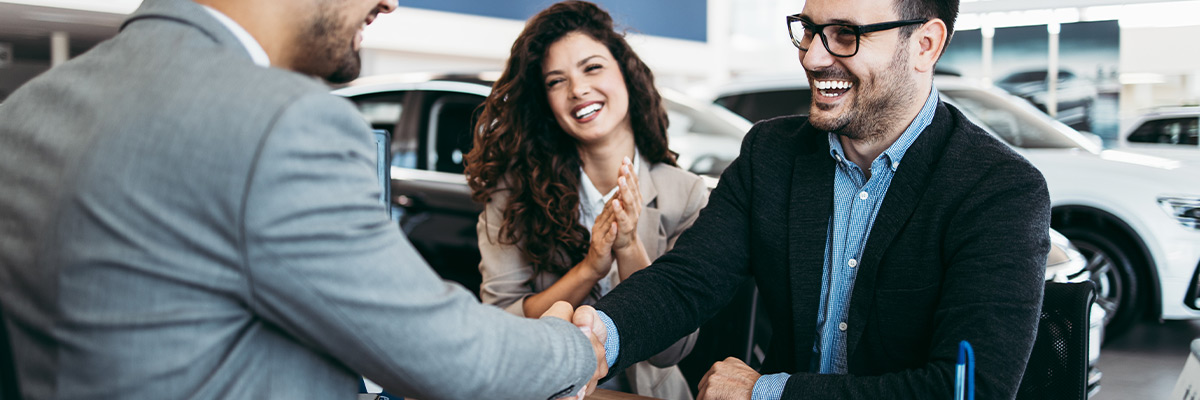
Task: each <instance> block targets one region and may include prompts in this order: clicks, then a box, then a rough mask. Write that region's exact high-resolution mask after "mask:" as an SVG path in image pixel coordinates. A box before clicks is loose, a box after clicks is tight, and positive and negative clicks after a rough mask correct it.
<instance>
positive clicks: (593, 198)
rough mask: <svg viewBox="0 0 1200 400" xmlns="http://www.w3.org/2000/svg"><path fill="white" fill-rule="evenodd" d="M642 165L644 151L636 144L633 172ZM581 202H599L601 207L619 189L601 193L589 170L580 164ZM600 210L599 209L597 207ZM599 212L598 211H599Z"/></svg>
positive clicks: (636, 171)
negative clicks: (638, 148) (585, 169)
mask: <svg viewBox="0 0 1200 400" xmlns="http://www.w3.org/2000/svg"><path fill="white" fill-rule="evenodd" d="M641 167H642V153H641V152H640V151H638V150H637V147H636V146H635V147H634V149H633V173H634V174H636V173H638V171H639V169H640V168H641ZM579 186H580V189H581V190H580V192H579V203H580V204H599V205H600V207H601V208H603V205H604V204H605V203H608V201H609V200H610V199H612V197H613V196H614V195H616V194H617V189H619V188H615V187H614V188H612V190H610V191H608V193H607V194H601V193H600V189H597V188H596V185H594V184H592V179H591V178H589V177H588V174H587V172H584V171H583V166H582V165H581V166H579ZM597 210H598V209H597ZM597 214H598V213H597Z"/></svg>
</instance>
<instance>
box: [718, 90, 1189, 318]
mask: <svg viewBox="0 0 1200 400" xmlns="http://www.w3.org/2000/svg"><path fill="white" fill-rule="evenodd" d="M935 84H936V86H937V88H938V90H939V91H940V92H941V94H942V100H943V101H945V102H947V103H950V104H953V105H955V106H957V107H958V108H959V109H961V110H963V112H964V113H966V114H968V117H969V118H971V119H972V120H973V121H974V122H976V123H977V124H978V125H980V126H981V127H983V128H984V129H985V130H987V131H989V132H990V133H992V134H994V135H996V136H997V137H999V138H1001V139H1002V140H1004V141H1005V142H1007V143H1008V144H1010V145H1012V146H1013V148H1015V149H1016V150H1017V151H1018V152H1020V153H1021V154H1023V155H1024V156H1025V157H1026V158H1028V159H1029V160H1030V161H1031V162H1032V163H1033V164H1034V165H1035V166H1037V167H1038V169H1040V170H1041V171H1042V174H1043V175H1045V177H1046V181H1047V183H1048V185H1049V189H1050V199H1051V203H1052V207H1053V208H1052V220H1051V227H1053V228H1054V229H1055V230H1057V231H1059V232H1061V233H1062V234H1064V235H1066V236H1067V237H1068V238H1070V239H1071V240H1072V241H1073V242H1074V243H1075V245H1076V246H1077V247H1078V248H1079V250H1080V251H1081V252H1082V253H1083V254H1084V255H1085V256H1086V257H1087V258H1088V269H1089V270H1090V271H1092V280H1093V281H1094V282H1096V285H1097V291H1098V293H1097V294H1098V298H1097V302H1098V303H1099V304H1100V305H1101V306H1103V307H1104V309H1105V311H1106V312H1107V316H1106V317H1107V318H1108V320H1107V321H1106V323H1107V327H1108V328H1107V329H1108V333H1109V335H1108V336H1109V337H1115V336H1116V335H1117V334H1119V333H1120V332H1123V331H1124V330H1125V329H1127V328H1129V327H1130V326H1131V324H1132V323H1133V322H1135V321H1137V320H1138V317H1139V316H1140V315H1142V314H1143V313H1145V314H1147V315H1148V316H1150V317H1154V318H1157V319H1190V318H1197V317H1200V301H1198V300H1200V299H1198V298H1200V282H1198V280H1197V279H1198V278H1197V270H1198V269H1200V165H1197V164H1195V163H1192V162H1187V161H1181V160H1177V159H1171V158H1165V157H1155V156H1150V155H1146V154H1139V153H1131V152H1124V151H1116V150H1101V147H1100V144H1099V143H1098V141H1096V140H1095V138H1094V136H1091V135H1085V134H1081V133H1079V132H1078V131H1075V130H1074V129H1071V128H1070V127H1067V126H1066V125H1063V124H1062V123H1060V122H1058V121H1055V120H1054V119H1052V118H1050V117H1049V116H1047V115H1046V114H1044V113H1042V112H1040V111H1038V110H1037V109H1036V108H1034V107H1033V106H1032V105H1030V104H1029V103H1028V102H1026V101H1023V100H1021V99H1020V98H1017V97H1015V96H1012V95H1010V94H1008V93H1006V92H1004V91H1002V90H1000V89H998V88H995V87H988V86H982V85H976V84H974V83H971V82H969V81H967V80H964V79H962V78H958V77H952V76H938V77H936V78H935ZM716 93H718V95H717V98H716V100H715V102H716V103H717V104H720V105H723V106H725V107H727V108H729V109H730V110H732V111H734V112H736V113H738V114H740V115H743V116H746V117H747V118H748V119H750V120H752V121H757V120H760V119H764V118H767V117H772V116H781V115H792V114H807V113H808V108H809V104H810V102H811V93H810V92H809V86H808V81H807V80H806V79H805V78H804V76H802V75H801V76H796V77H788V78H777V79H758V80H754V81H742V82H736V83H734V84H730V85H727V86H725V87H722V88H719V89H718V90H717V91H716Z"/></svg>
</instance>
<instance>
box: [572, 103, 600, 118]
mask: <svg viewBox="0 0 1200 400" xmlns="http://www.w3.org/2000/svg"><path fill="white" fill-rule="evenodd" d="M600 107H601V106H600V103H592V104H591V105H588V106H587V107H584V108H581V109H579V111H577V112H575V118H577V119H584V118H587V117H589V116H591V115H592V114H593V113H595V112H597V111H600Z"/></svg>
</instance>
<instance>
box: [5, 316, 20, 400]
mask: <svg viewBox="0 0 1200 400" xmlns="http://www.w3.org/2000/svg"><path fill="white" fill-rule="evenodd" d="M6 324H7V323H5V322H4V311H3V308H2V307H0V400H16V399H20V398H21V395H20V392H18V391H17V370H16V367H15V366H14V365H13V355H12V348H11V347H10V346H11V345H10V344H9V341H8V328H7V327H6V326H5V325H6Z"/></svg>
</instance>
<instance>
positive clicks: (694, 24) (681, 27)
mask: <svg viewBox="0 0 1200 400" xmlns="http://www.w3.org/2000/svg"><path fill="white" fill-rule="evenodd" d="M555 2H556V1H553V0H524V1H521V0H401V1H400V5H401V6H403V7H413V8H423V9H427V10H436V11H446V12H454V13H462V14H471V15H480V16H485V17H496V18H506V19H515V20H521V21H524V20H527V19H529V17H532V16H533V15H534V14H537V13H538V11H541V10H542V9H544V8H546V7H549V6H550V5H551V4H554V3H555ZM594 2H595V3H596V4H599V5H600V6H601V7H603V8H604V9H605V10H608V12H609V13H610V14H612V16H613V20H614V21H615V22H616V24H617V29H618V30H628V31H629V32H630V33H642V34H646V35H654V36H664V37H670V38H676V39H685V40H694V41H700V42H704V41H707V40H708V1H707V0H651V1H647V0H596V1H594ZM461 29H470V27H467V26H464V27H461Z"/></svg>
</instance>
